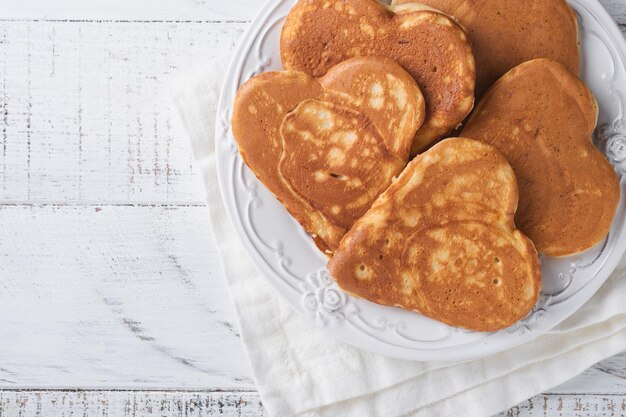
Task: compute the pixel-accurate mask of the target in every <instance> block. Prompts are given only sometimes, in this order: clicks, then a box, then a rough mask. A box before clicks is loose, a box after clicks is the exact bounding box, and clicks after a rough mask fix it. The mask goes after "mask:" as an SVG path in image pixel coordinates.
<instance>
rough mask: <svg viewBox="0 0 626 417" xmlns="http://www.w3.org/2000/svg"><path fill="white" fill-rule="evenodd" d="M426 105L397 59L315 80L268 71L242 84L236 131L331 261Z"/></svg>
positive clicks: (400, 159)
mask: <svg viewBox="0 0 626 417" xmlns="http://www.w3.org/2000/svg"><path fill="white" fill-rule="evenodd" d="M424 114H425V104H424V98H423V96H422V93H421V92H420V89H419V87H418V86H417V84H416V83H415V80H413V78H411V76H410V75H409V74H408V73H407V72H406V71H404V70H403V69H402V68H401V67H400V66H399V65H398V64H396V63H395V62H394V61H392V60H391V59H385V58H375V57H360V58H353V59H350V60H347V61H345V62H342V63H341V64H339V65H337V66H335V67H333V68H331V69H330V70H329V71H328V73H327V74H326V75H325V76H324V77H322V78H319V79H314V78H311V77H309V76H308V75H306V74H304V73H302V72H298V71H282V72H269V73H264V74H261V75H258V76H256V77H254V78H252V79H251V80H250V81H248V82H246V83H245V84H244V85H242V86H241V88H240V89H239V91H238V92H237V96H236V98H235V104H234V110H233V117H232V127H233V134H234V136H235V139H236V140H237V144H238V145H239V152H240V153H241V156H242V157H243V160H244V161H245V163H246V164H247V165H248V166H249V167H250V168H251V169H252V171H254V173H255V174H256V176H257V177H258V178H259V179H260V180H261V182H263V183H264V184H265V185H266V186H267V188H269V190H270V191H271V192H272V193H274V195H275V196H276V197H277V198H278V199H279V200H280V201H281V202H282V203H283V204H284V205H285V207H286V208H287V210H289V212H290V213H291V215H292V216H293V217H295V219H296V220H298V222H300V224H301V225H302V226H303V227H304V228H305V229H306V230H307V232H309V233H311V234H312V235H313V237H314V239H315V242H316V244H317V245H318V247H319V248H320V249H321V250H323V251H325V252H326V253H332V251H333V250H334V249H336V248H337V246H338V245H339V241H340V240H341V238H342V237H343V235H344V234H345V232H346V231H347V230H348V229H349V228H350V227H351V226H352V225H353V224H354V222H355V221H356V220H357V219H358V218H359V217H361V216H362V215H363V214H364V213H365V212H366V211H367V209H369V207H370V206H371V204H372V202H373V201H374V200H375V199H376V197H378V195H380V193H382V192H383V191H384V190H385V189H386V188H387V187H388V186H389V184H390V183H391V180H392V178H393V177H394V176H397V175H398V174H399V173H400V172H401V171H402V169H403V168H404V167H405V165H406V163H407V161H408V158H409V151H410V146H411V143H412V141H413V137H414V136H415V132H416V131H417V129H418V128H419V127H420V126H421V124H422V123H423V121H424Z"/></svg>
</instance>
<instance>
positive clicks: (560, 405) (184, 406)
mask: <svg viewBox="0 0 626 417" xmlns="http://www.w3.org/2000/svg"><path fill="white" fill-rule="evenodd" d="M71 415H100V416H106V415H111V416H116V417H128V416H133V417H149V416H159V417H183V416H184V417H191V416H194V417H203V416H216V415H223V416H224V417H234V416H237V417H262V416H265V415H266V414H265V412H264V410H263V406H262V404H261V402H260V400H259V397H258V395H257V394H256V393H254V392H210V391H208V392H207V391H190V392H165V391H0V417H19V416H33V417H35V416H36V417H40V416H41V417H60V416H71ZM623 415H626V395H615V396H588V395H539V396H536V397H534V398H531V399H529V400H527V401H524V402H522V403H520V404H519V405H517V406H515V407H513V408H511V409H510V410H508V411H506V412H503V413H500V414H498V416H497V417H545V416H559V417H581V416H593V417H619V416H623Z"/></svg>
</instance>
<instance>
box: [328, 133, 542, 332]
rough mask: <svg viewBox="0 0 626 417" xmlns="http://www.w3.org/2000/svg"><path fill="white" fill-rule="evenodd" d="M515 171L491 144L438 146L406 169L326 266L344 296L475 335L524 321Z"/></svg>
mask: <svg viewBox="0 0 626 417" xmlns="http://www.w3.org/2000/svg"><path fill="white" fill-rule="evenodd" d="M517 199H518V191H517V184H516V181H515V174H514V173H513V170H512V169H511V166H510V165H509V164H508V162H507V160H506V159H505V158H504V156H503V155H502V154H501V153H500V152H499V151H498V150H497V149H496V148H494V147H492V146H489V145H485V144H483V143H480V142H478V141H474V140H471V139H465V138H453V139H446V140H444V141H442V142H440V143H438V144H436V145H435V146H433V147H432V148H431V149H429V150H428V151H426V152H425V153H423V154H421V155H419V156H417V157H416V158H415V159H414V160H413V161H411V162H410V163H409V165H408V166H407V167H406V169H405V170H404V171H403V172H402V174H401V175H400V177H399V178H398V179H397V180H396V181H395V182H394V183H393V184H392V185H391V186H390V187H389V188H388V189H387V191H385V192H384V193H383V194H382V195H381V196H380V197H379V198H378V199H377V200H376V202H375V203H374V204H373V205H372V208H371V209H370V210H369V211H368V212H367V213H366V214H365V216H363V217H362V218H361V219H360V220H359V221H357V222H356V224H355V225H354V227H353V228H352V229H351V230H350V231H349V232H348V233H347V234H346V235H345V237H344V238H343V240H342V241H341V245H340V247H339V249H338V250H337V251H336V253H335V256H334V257H333V258H332V259H331V260H330V262H329V264H328V269H329V271H330V273H331V275H332V276H333V278H334V279H335V280H336V281H337V283H338V284H339V285H340V286H341V287H342V288H343V289H345V290H346V291H347V292H349V293H351V294H353V295H355V296H357V297H362V298H365V299H368V300H370V301H373V302H375V303H378V304H383V305H389V306H397V307H402V308H404V309H407V310H414V311H417V312H420V313H422V314H424V315H426V316H428V317H431V318H433V319H436V320H439V321H442V322H444V323H447V324H450V325H452V326H458V327H463V328H466V329H470V330H476V331H495V330H498V329H502V328H504V327H508V326H510V325H511V324H513V323H515V322H517V321H518V320H520V319H522V318H523V317H524V316H526V315H527V314H528V312H529V311H530V310H531V309H532V307H533V305H534V304H535V302H536V300H537V297H538V295H539V290H540V287H541V270H540V267H539V259H538V257H537V252H536V251H535V248H534V247H533V244H532V243H531V241H530V240H529V239H528V238H526V237H525V236H524V235H523V234H522V233H521V232H519V231H518V230H516V229H515V225H514V224H513V216H514V214H515V208H516V207H517Z"/></svg>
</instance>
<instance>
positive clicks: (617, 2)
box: [0, 0, 626, 24]
mask: <svg viewBox="0 0 626 417" xmlns="http://www.w3.org/2000/svg"><path fill="white" fill-rule="evenodd" d="M265 1H266V0H229V1H220V2H217V1H212V0H134V1H132V2H128V1H125V0H109V1H107V2H102V1H98V0H56V1H54V2H50V1H48V0H23V1H19V2H16V1H14V0H0V19H4V20H10V19H14V20H16V19H17V20H126V21H155V20H156V21H217V20H236V21H249V20H251V19H252V18H253V17H254V16H255V15H256V13H257V11H258V10H259V9H260V8H261V7H262V5H263V4H264V3H265ZM600 2H601V3H602V4H603V5H604V7H606V9H607V10H608V11H609V12H610V13H611V15H612V16H613V17H614V19H615V20H616V21H617V22H618V23H621V24H626V4H624V2H623V0H600Z"/></svg>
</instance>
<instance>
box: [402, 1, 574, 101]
mask: <svg viewBox="0 0 626 417" xmlns="http://www.w3.org/2000/svg"><path fill="white" fill-rule="evenodd" d="M413 1H415V0H394V2H393V4H394V6H397V7H398V8H400V7H406V5H412V4H414V3H413ZM419 3H422V4H425V5H428V6H431V7H434V8H437V9H439V10H441V11H442V12H444V13H446V14H448V15H450V16H453V17H455V18H456V19H458V21H459V22H460V24H461V25H462V26H463V27H464V28H465V29H466V30H467V33H468V36H469V39H470V42H471V44H472V49H473V51H474V57H475V59H476V97H480V96H482V94H483V93H484V92H485V91H486V90H487V89H488V88H489V87H490V86H491V85H492V84H493V83H494V82H496V80H497V79H498V78H500V77H501V76H503V75H504V74H505V73H506V72H507V71H508V70H510V69H511V68H513V67H515V66H517V65H519V64H521V63H523V62H526V61H529V60H531V59H535V58H550V59H553V60H555V61H559V62H560V63H562V64H563V65H565V66H566V67H567V69H568V70H570V71H571V72H572V73H573V74H578V66H579V52H578V28H577V21H576V15H575V14H574V11H573V10H572V9H571V7H569V5H568V4H567V2H566V1H565V0H419Z"/></svg>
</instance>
